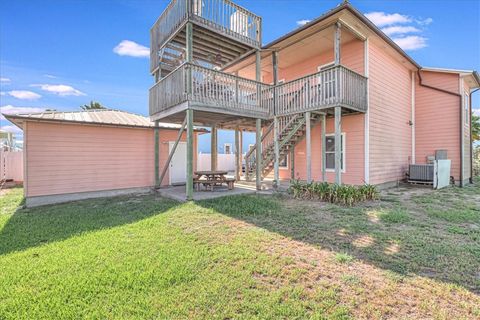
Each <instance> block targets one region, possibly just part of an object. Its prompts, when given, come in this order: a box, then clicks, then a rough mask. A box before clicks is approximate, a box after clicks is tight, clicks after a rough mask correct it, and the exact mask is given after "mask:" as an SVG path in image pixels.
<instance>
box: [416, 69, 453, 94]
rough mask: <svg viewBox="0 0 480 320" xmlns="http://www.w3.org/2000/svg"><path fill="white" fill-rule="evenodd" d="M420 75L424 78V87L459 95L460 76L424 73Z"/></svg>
mask: <svg viewBox="0 0 480 320" xmlns="http://www.w3.org/2000/svg"><path fill="white" fill-rule="evenodd" d="M420 75H421V76H422V84H424V85H429V86H432V87H435V88H439V89H442V90H446V91H450V92H453V93H458V90H459V82H458V81H459V76H458V74H456V73H440V72H430V71H422V72H421V73H420Z"/></svg>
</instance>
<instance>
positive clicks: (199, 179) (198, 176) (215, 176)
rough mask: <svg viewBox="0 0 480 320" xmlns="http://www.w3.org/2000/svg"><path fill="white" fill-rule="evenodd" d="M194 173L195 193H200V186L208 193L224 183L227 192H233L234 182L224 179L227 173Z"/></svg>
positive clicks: (231, 179)
mask: <svg viewBox="0 0 480 320" xmlns="http://www.w3.org/2000/svg"><path fill="white" fill-rule="evenodd" d="M194 173H195V177H194V178H193V185H194V187H195V190H197V191H200V186H202V185H203V186H204V187H205V188H206V189H207V190H210V191H213V190H214V187H215V186H221V185H223V184H224V183H225V184H226V185H227V187H228V190H233V188H234V186H235V181H236V180H235V179H234V178H227V177H225V175H226V174H227V171H195V172H194ZM203 177H205V178H203Z"/></svg>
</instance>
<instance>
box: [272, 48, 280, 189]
mask: <svg viewBox="0 0 480 320" xmlns="http://www.w3.org/2000/svg"><path fill="white" fill-rule="evenodd" d="M272 67H273V84H274V85H277V84H278V51H272ZM274 90H275V89H274ZM275 97H276V94H275V93H274V95H273V108H275V106H276V104H277V103H276V99H275ZM279 134H280V132H279V123H278V117H274V118H273V137H274V140H273V143H274V153H275V154H274V159H273V188H274V189H275V190H277V189H278V188H279V187H280V171H279V163H280V146H279V144H280V142H279V138H280V137H279Z"/></svg>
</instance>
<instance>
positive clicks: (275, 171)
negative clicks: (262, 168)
mask: <svg viewBox="0 0 480 320" xmlns="http://www.w3.org/2000/svg"><path fill="white" fill-rule="evenodd" d="M278 126H279V124H278V117H274V118H273V144H274V145H273V148H274V158H273V188H274V189H278V187H280V170H279V164H280V141H279V128H278Z"/></svg>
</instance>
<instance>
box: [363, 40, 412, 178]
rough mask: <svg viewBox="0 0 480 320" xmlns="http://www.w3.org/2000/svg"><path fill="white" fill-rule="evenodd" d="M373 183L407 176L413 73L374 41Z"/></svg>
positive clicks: (371, 70) (371, 68)
mask: <svg viewBox="0 0 480 320" xmlns="http://www.w3.org/2000/svg"><path fill="white" fill-rule="evenodd" d="M369 78H370V183H372V184H380V183H385V182H394V181H398V180H401V179H403V178H405V173H406V172H407V170H408V164H409V163H410V160H411V153H412V143H411V141H412V129H411V126H410V125H409V121H410V120H411V110H412V109H411V107H412V106H411V99H412V95H411V94H412V92H411V91H412V90H411V87H412V86H411V74H410V71H409V69H408V68H407V67H406V66H405V65H404V64H402V63H401V62H399V61H398V60H397V59H395V58H394V57H392V56H390V55H389V54H388V53H387V52H386V51H385V50H384V49H383V48H382V47H381V46H380V45H378V44H376V43H375V42H374V41H371V42H370V43H369Z"/></svg>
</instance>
